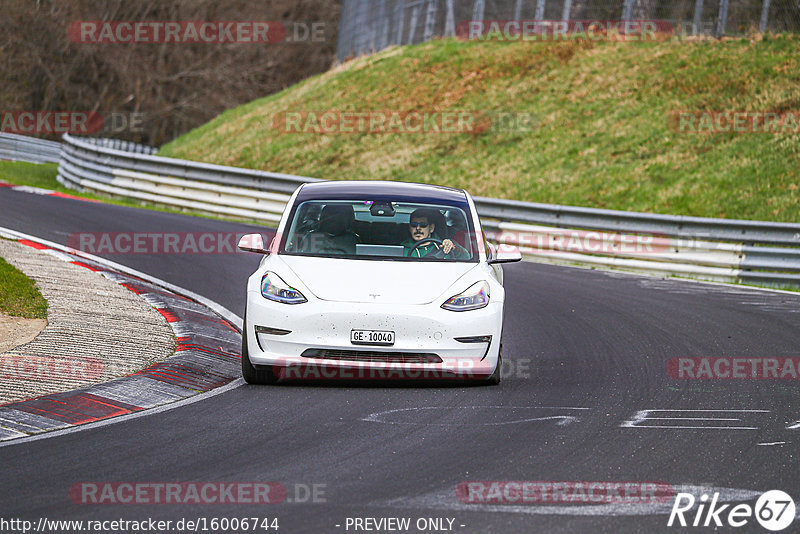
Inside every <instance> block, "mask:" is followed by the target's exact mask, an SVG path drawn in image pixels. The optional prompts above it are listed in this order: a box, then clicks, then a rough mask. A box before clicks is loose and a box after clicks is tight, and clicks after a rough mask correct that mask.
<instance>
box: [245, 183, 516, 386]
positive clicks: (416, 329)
mask: <svg viewBox="0 0 800 534" xmlns="http://www.w3.org/2000/svg"><path fill="white" fill-rule="evenodd" d="M239 248H241V249H242V250H248V251H251V252H258V253H262V254H265V256H264V257H263V259H262V260H261V263H260V265H259V267H258V269H257V270H256V272H255V273H253V275H252V276H251V277H250V278H249V279H248V282H247V305H246V308H245V317H244V333H243V336H242V375H243V376H244V379H245V380H246V381H247V382H248V383H251V384H269V383H275V382H277V381H279V380H282V379H301V380H309V379H331V378H334V379H390V380H391V379H420V380H424V379H447V378H455V379H470V380H481V381H486V382H488V383H492V384H497V383H498V382H499V381H500V369H501V364H502V356H501V333H502V326H503V303H504V299H505V292H504V290H503V271H502V267H501V266H500V265H499V264H501V263H505V262H512V261H519V260H520V259H521V256H520V253H519V250H517V249H516V248H513V247H503V249H502V250H500V251H498V250H496V249H495V248H494V246H493V245H491V244H488V243H486V242H485V241H484V239H483V232H482V230H481V224H480V220H479V219H478V214H477V212H476V210H475V205H474V203H473V201H472V198H471V197H470V196H469V194H468V193H466V192H465V191H462V190H458V189H451V188H446V187H439V186H432V185H422V184H411V183H400V182H366V181H358V182H355V181H353V182H318V183H313V184H305V185H303V186H301V187H299V188H298V189H297V190H296V191H295V192H294V194H293V195H292V197H291V199H290V200H289V203H288V204H287V206H286V210H285V211H284V214H283V216H282V218H281V221H280V224H279V226H278V231H277V234H276V237H275V239H273V240H272V242H271V244H270V245H269V247H268V248H266V247H265V246H264V242H263V240H262V237H261V235H260V234H250V235H247V236H244V237H243V238H242V239H241V240H240V243H239Z"/></svg>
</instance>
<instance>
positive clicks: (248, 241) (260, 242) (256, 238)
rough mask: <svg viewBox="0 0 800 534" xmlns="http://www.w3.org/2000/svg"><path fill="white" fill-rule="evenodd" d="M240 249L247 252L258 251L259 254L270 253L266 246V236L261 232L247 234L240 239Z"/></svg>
mask: <svg viewBox="0 0 800 534" xmlns="http://www.w3.org/2000/svg"><path fill="white" fill-rule="evenodd" d="M238 247H239V250H244V251H245V252H256V253H258V254H269V250H267V249H265V248H264V238H263V237H261V234H246V235H243V236H242V237H241V238H240V239H239V245H238Z"/></svg>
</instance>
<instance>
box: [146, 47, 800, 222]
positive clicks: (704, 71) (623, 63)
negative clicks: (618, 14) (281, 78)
mask: <svg viewBox="0 0 800 534" xmlns="http://www.w3.org/2000/svg"><path fill="white" fill-rule="evenodd" d="M330 110H337V111H351V112H353V111H355V112H364V111H370V110H380V111H397V112H399V113H407V112H413V111H416V112H434V111H464V110H467V111H471V112H478V113H482V114H488V115H489V116H492V113H496V112H513V113H524V114H527V116H529V117H532V118H533V122H532V123H531V124H532V126H533V127H531V128H528V130H530V131H496V130H494V129H491V128H490V129H489V130H488V131H486V132H483V133H456V134H449V133H433V134H432V133H337V134H320V133H287V132H286V131H285V129H282V128H280V127H277V128H276V126H280V125H281V124H282V123H281V118H282V117H285V116H286V115H285V113H286V112H301V113H304V115H303V117H306V116H307V115H305V114H307V112H324V111H330ZM681 111H683V112H686V111H691V112H702V111H706V112H723V111H748V112H754V113H763V112H774V113H776V114H777V115H776V116H780V117H781V118H780V124H781V126H780V127H779V128H778V129H783V130H784V131H783V132H780V133H751V132H739V133H709V132H708V131H702V132H700V133H688V132H685V131H681V129H680V124H679V122H680V121H679V119H677V118H676V115H675V114H676V113H678V112H681ZM792 112H795V113H798V112H800V37H798V36H792V35H779V36H769V35H764V36H757V37H756V38H753V39H749V38H748V39H726V40H721V41H717V40H699V41H688V40H671V41H662V42H639V43H632V42H598V41H586V40H583V41H578V40H575V41H561V42H493V41H484V42H476V41H461V40H456V39H447V40H440V41H433V42H429V43H423V44H420V45H416V46H412V47H405V48H393V49H389V50H385V51H383V52H381V53H379V54H376V55H374V56H371V57H364V58H358V59H355V60H352V61H349V62H347V63H345V64H343V65H340V66H338V67H335V68H333V69H332V70H330V71H328V72H326V73H324V74H322V75H319V76H316V77H313V78H310V79H307V80H305V81H304V82H301V83H299V84H297V85H295V86H293V87H290V88H289V89H287V90H284V91H282V92H280V93H277V94H274V95H271V96H269V97H266V98H263V99H260V100H256V101H253V102H250V103H248V104H246V105H243V106H241V107H238V108H235V109H231V110H228V111H226V112H225V113H223V114H222V115H220V116H219V117H217V118H216V119H214V120H212V121H211V122H209V123H207V124H205V125H203V126H201V127H199V128H197V129H195V130H193V131H191V132H189V133H188V134H186V135H184V136H182V137H180V138H178V139H176V140H175V141H173V142H171V143H169V144H168V145H166V146H164V147H163V148H162V150H161V152H160V155H165V156H172V157H179V158H187V159H193V160H199V161H205V162H211V163H219V164H224V165H236V166H242V167H249V168H257V169H265V170H271V171H275V172H284V173H291V174H299V175H305V176H313V177H318V178H327V179H336V180H342V179H379V180H404V181H415V182H426V183H437V184H443V185H451V186H455V187H461V188H465V189H467V190H469V191H470V192H471V193H472V194H474V195H483V196H493V197H501V198H512V199H519V200H527V201H534V202H546V203H558V204H569V205H580V206H591V207H601V208H610V209H622V210H633V211H645V212H654V213H672V214H682V215H696V216H706V217H727V218H745V219H761V220H775V221H798V220H800V124H798V125H797V127H795V128H792V125H791V123H790V122H784V119H786V118H791V117H792V115H791V113H792ZM787 113H788V114H789V115H786V114H787ZM797 117H798V122H800V114H798V115H797ZM706 118H707V117H706ZM687 124H688V123H687ZM723 124H724V123H723ZM694 126H695V128H697V127H698V126H701V127H702V126H703V123H702V122H696V123H694ZM706 126H707V125H706ZM701 129H702V128H701Z"/></svg>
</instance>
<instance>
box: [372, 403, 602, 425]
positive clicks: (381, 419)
mask: <svg viewBox="0 0 800 534" xmlns="http://www.w3.org/2000/svg"><path fill="white" fill-rule="evenodd" d="M462 409H472V410H475V409H489V410H492V409H503V410H589V409H590V408H578V407H571V406H570V407H567V406H417V407H413V408H396V409H394V410H384V411H381V412H375V413H371V414H369V415H368V416H367V417H364V418H362V419H360V421H366V422H369V423H384V424H388V425H426V426H454V425H455V426H497V425H513V424H519V423H528V422H533V421H551V420H558V423H556V424H557V425H558V426H566V425H569V424H571V423H577V422H578V421H580V419H578V418H577V417H575V416H572V415H550V416H543V417H526V418H523V419H517V420H514V421H501V422H486V423H464V422H463V421H460V422H453V423H426V422H421V421H387V420H385V418H386V416H389V415H392V414H396V413H399V412H417V411H422V410H462Z"/></svg>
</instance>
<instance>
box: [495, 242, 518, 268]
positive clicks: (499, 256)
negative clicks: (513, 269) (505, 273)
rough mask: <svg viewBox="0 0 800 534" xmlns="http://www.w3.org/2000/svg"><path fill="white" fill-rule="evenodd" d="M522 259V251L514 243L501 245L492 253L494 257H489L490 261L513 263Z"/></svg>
mask: <svg viewBox="0 0 800 534" xmlns="http://www.w3.org/2000/svg"><path fill="white" fill-rule="evenodd" d="M521 259H522V253H521V252H520V251H519V249H518V248H517V247H515V246H513V245H500V247H499V248H498V250H497V252H496V253H494V254H492V257H491V258H489V260H488V263H490V264H493V263H512V262H515V261H520V260H521Z"/></svg>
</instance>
